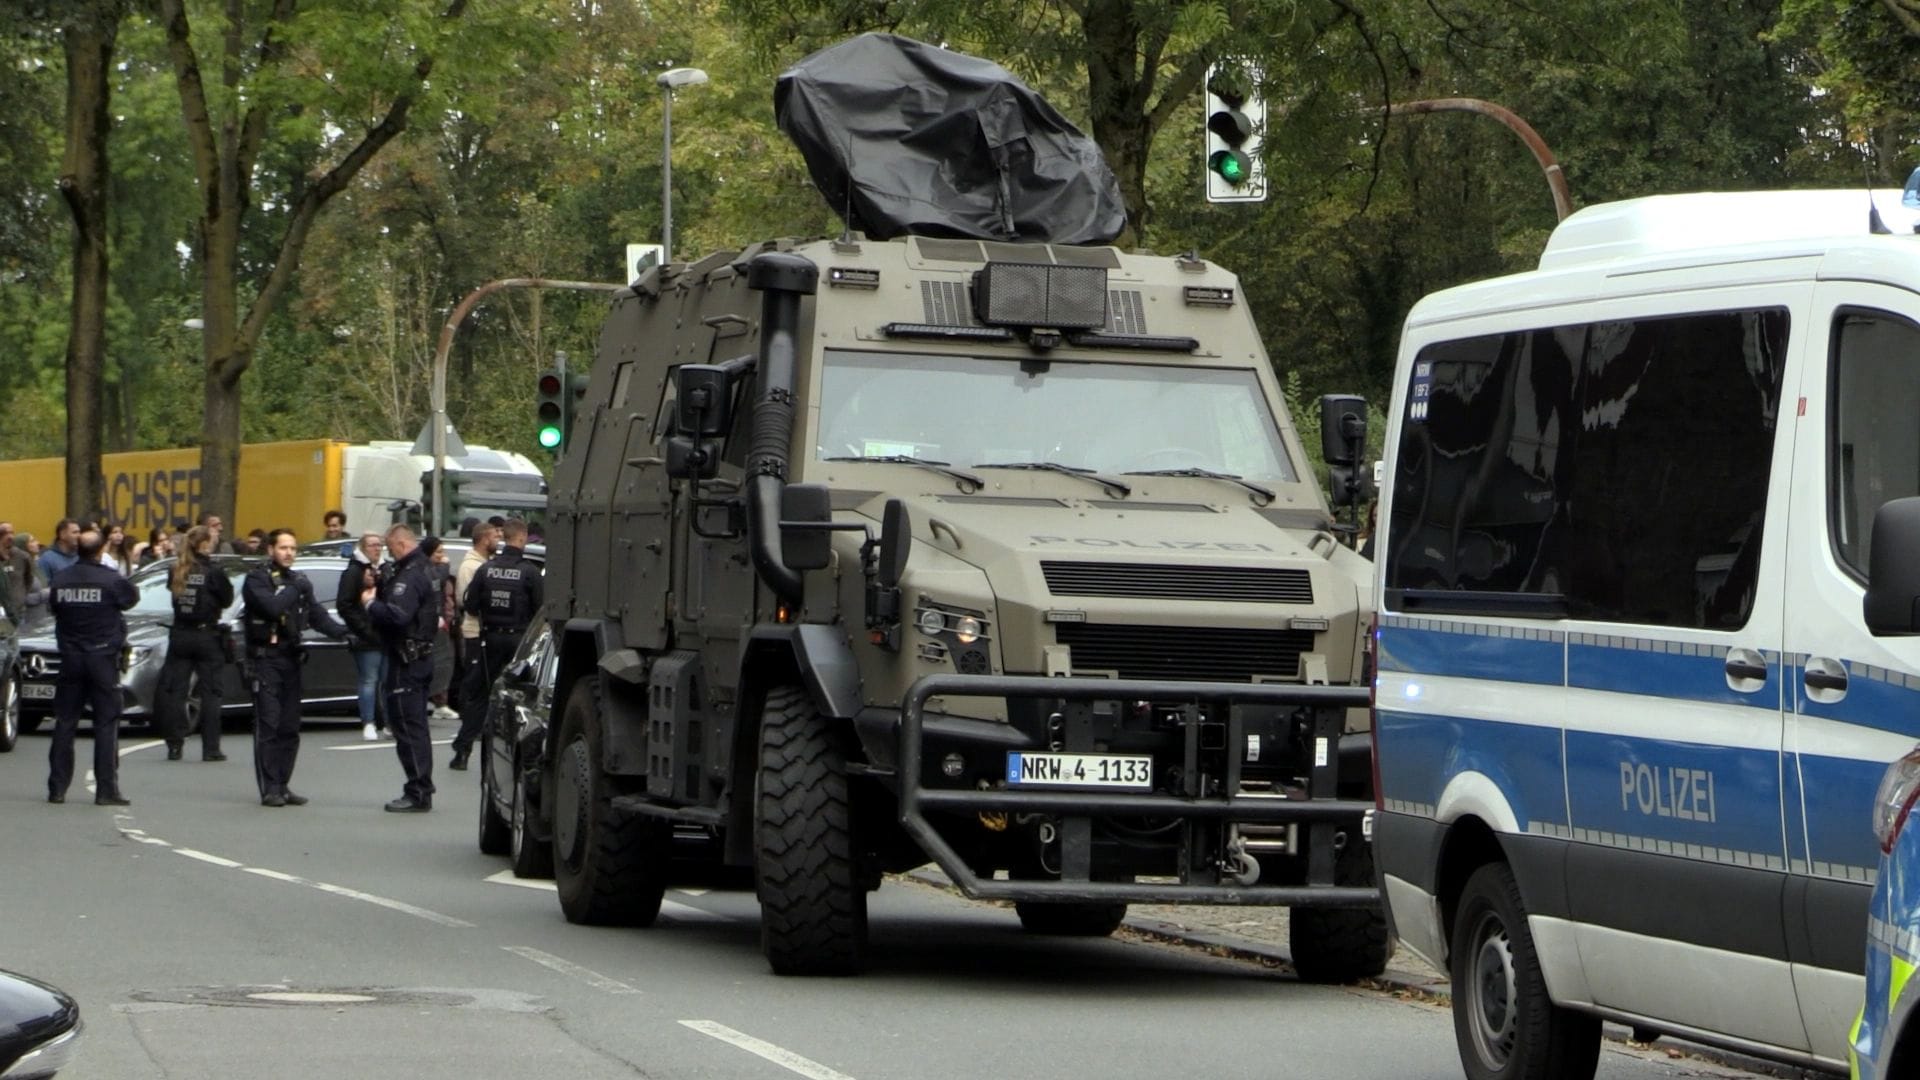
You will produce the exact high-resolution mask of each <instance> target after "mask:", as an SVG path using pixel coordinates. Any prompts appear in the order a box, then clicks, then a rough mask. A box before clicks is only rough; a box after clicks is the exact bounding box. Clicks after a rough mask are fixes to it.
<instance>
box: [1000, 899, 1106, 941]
mask: <svg viewBox="0 0 1920 1080" xmlns="http://www.w3.org/2000/svg"><path fill="white" fill-rule="evenodd" d="M1013 910H1014V913H1015V914H1017V915H1019V916H1020V928H1021V929H1023V930H1025V931H1026V932H1027V933H1029V934H1059V935H1061V936H1064V937H1106V936H1108V935H1110V934H1112V933H1113V932H1114V931H1115V930H1118V929H1120V923H1121V922H1122V921H1123V920H1125V919H1126V917H1127V905H1125V904H1049V903H1043V902H1041V901H1037V900H1033V901H1029V900H1017V901H1015V902H1014V905H1013Z"/></svg>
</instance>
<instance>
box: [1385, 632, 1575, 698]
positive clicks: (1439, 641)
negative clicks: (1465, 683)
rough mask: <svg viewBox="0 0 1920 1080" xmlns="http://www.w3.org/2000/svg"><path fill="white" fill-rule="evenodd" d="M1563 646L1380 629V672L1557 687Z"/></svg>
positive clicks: (1478, 634) (1474, 634) (1485, 635)
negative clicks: (1401, 672)
mask: <svg viewBox="0 0 1920 1080" xmlns="http://www.w3.org/2000/svg"><path fill="white" fill-rule="evenodd" d="M1564 649H1565V646H1564V645H1562V644H1561V643H1560V642H1558V641H1540V640H1528V639H1525V638H1510V637H1496V636H1494V635H1493V634H1490V633H1488V632H1486V630H1485V629H1484V628H1480V627H1468V628H1464V629H1463V630H1462V631H1459V632H1455V631H1451V630H1425V629H1415V628H1412V627H1405V626H1382V627H1381V628H1380V630H1379V638H1378V650H1379V651H1378V656H1379V662H1380V670H1382V671H1405V672H1411V673H1414V674H1419V675H1451V676H1455V677H1458V678H1463V679H1496V680H1498V681H1500V682H1517V683H1533V684H1537V685H1545V686H1559V685H1560V682H1561V679H1562V678H1564V677H1565V668H1564V665H1565V663H1566V659H1565V653H1564Z"/></svg>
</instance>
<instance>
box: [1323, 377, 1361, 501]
mask: <svg viewBox="0 0 1920 1080" xmlns="http://www.w3.org/2000/svg"><path fill="white" fill-rule="evenodd" d="M1366 452H1367V399H1366V398H1363V397H1357V396H1355V395H1353V394H1328V395H1326V396H1324V397H1322V398H1321V399H1320V456H1321V457H1322V458H1323V459H1325V461H1326V463H1327V464H1329V465H1357V464H1359V463H1360V459H1361V458H1362V457H1364V456H1365V455H1366ZM1336 501H1338V500H1336Z"/></svg>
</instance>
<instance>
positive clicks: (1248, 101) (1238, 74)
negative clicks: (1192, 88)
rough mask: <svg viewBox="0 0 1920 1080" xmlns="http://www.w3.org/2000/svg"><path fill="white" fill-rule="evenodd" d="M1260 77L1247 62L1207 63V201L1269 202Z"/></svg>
mask: <svg viewBox="0 0 1920 1080" xmlns="http://www.w3.org/2000/svg"><path fill="white" fill-rule="evenodd" d="M1258 79H1259V72H1258V71H1257V70H1256V69H1254V68H1252V67H1249V66H1248V65H1246V64H1237V63H1235V64H1229V63H1217V64H1214V65H1212V66H1211V67H1209V68H1207V84H1206V90H1207V123H1206V131H1205V136H1206V148H1207V201H1208V202H1265V201H1266V198H1267V178H1266V170H1265V169H1264V168H1263V167H1262V166H1261V164H1260V144H1261V140H1262V137H1263V136H1264V134H1265V131H1266V125H1267V103H1266V102H1265V101H1264V100H1262V99H1261V97H1260V91H1259V88H1258V86H1257V82H1258Z"/></svg>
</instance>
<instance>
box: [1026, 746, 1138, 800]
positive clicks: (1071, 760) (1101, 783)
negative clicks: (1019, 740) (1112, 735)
mask: <svg viewBox="0 0 1920 1080" xmlns="http://www.w3.org/2000/svg"><path fill="white" fill-rule="evenodd" d="M1007 784H1008V785H1009V786H1018V787H1039V786H1043V785H1044V786H1047V787H1076V788H1119V789H1121V790H1123V791H1151V790H1153V759H1152V758H1151V757H1147V756H1145V755H1137V756H1136V755H1132V754H1124V755H1115V754H1028V753H1024V752H1021V751H1018V750H1010V751H1008V752H1007Z"/></svg>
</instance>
